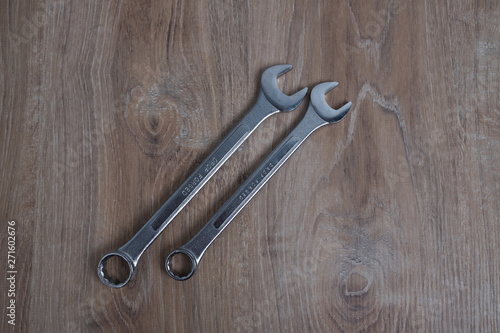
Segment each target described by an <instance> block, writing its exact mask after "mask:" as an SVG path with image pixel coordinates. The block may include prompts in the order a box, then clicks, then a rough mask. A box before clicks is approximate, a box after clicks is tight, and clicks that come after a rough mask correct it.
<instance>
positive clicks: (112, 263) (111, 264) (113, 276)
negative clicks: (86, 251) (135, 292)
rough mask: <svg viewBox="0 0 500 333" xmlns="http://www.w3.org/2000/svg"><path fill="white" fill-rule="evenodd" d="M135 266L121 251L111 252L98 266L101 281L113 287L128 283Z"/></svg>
mask: <svg viewBox="0 0 500 333" xmlns="http://www.w3.org/2000/svg"><path fill="white" fill-rule="evenodd" d="M133 272H134V267H133V265H132V263H131V262H130V261H129V260H127V258H125V257H124V256H123V255H121V254H119V253H110V254H107V255H106V256H104V257H103V258H102V259H101V261H100V262H99V266H98V267H97V274H98V275H99V278H100V279H101V281H102V282H103V283H104V284H105V285H107V286H109V287H113V288H120V287H123V286H124V285H126V284H127V283H128V282H129V281H130V279H131V278H132V274H133Z"/></svg>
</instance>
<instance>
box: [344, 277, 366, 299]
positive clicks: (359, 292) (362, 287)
mask: <svg viewBox="0 0 500 333" xmlns="http://www.w3.org/2000/svg"><path fill="white" fill-rule="evenodd" d="M343 284H344V287H345V291H344V295H345V296H347V297H356V296H363V295H364V294H366V293H367V292H368V289H369V288H370V285H371V278H370V277H367V276H365V275H364V274H363V273H362V272H350V273H349V275H348V276H347V277H346V278H345V280H344V283H343Z"/></svg>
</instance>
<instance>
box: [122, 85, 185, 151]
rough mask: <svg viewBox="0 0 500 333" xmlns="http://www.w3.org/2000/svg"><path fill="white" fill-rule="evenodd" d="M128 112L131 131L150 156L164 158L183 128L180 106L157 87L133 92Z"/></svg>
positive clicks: (138, 88)
mask: <svg viewBox="0 0 500 333" xmlns="http://www.w3.org/2000/svg"><path fill="white" fill-rule="evenodd" d="M126 111H127V112H126V121H127V125H128V128H129V129H130V132H131V133H132V135H133V137H134V139H135V140H136V142H137V143H138V144H139V146H140V147H141V150H142V151H143V152H144V153H145V154H147V155H153V156H159V155H162V154H163V153H164V152H165V151H166V149H167V147H168V145H169V143H172V142H174V140H175V137H176V135H177V133H176V129H177V128H180V127H181V126H180V117H179V115H178V114H179V112H178V110H177V105H176V103H175V102H174V101H172V100H171V99H170V98H169V96H168V95H166V94H162V93H161V92H160V90H159V89H158V88H157V87H153V88H151V89H149V90H146V89H144V88H143V87H141V86H138V87H135V88H134V89H132V93H131V96H130V100H129V102H128V103H127V110H126Z"/></svg>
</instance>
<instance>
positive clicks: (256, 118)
mask: <svg viewBox="0 0 500 333" xmlns="http://www.w3.org/2000/svg"><path fill="white" fill-rule="evenodd" d="M291 68H292V66H291V65H277V66H273V67H270V68H268V69H267V70H265V71H264V73H263V74H262V79H261V89H260V92H259V97H258V98H257V102H256V103H255V105H254V106H253V107H252V109H251V110H250V111H249V112H248V113H247V114H246V115H245V117H244V118H243V119H242V120H241V121H240V122H239V123H238V124H237V125H236V126H235V127H234V128H233V130H231V132H230V133H229V134H228V135H227V136H226V137H225V138H224V139H223V140H222V142H221V143H220V144H219V145H218V146H217V148H215V150H213V151H212V153H210V155H208V157H207V158H206V159H205V160H204V161H203V162H202V163H201V164H200V165H199V167H198V168H197V169H196V170H195V171H194V172H193V173H192V174H191V176H190V177H189V178H188V179H186V181H185V182H184V183H183V184H182V185H181V186H180V187H179V188H178V189H177V190H176V191H175V192H174V194H172V196H171V197H170V198H169V199H168V200H167V201H166V202H165V203H164V204H163V206H162V207H161V208H160V209H159V210H158V211H157V212H156V213H155V214H154V215H153V216H152V217H151V219H150V220H149V221H148V222H147V223H146V224H145V225H144V226H143V227H142V228H141V229H140V230H139V231H138V232H137V233H136V234H135V235H134V236H133V237H132V239H131V240H130V241H128V242H127V243H126V244H125V245H123V246H122V247H120V248H119V249H117V250H115V251H113V252H110V253H108V254H106V255H105V256H104V257H103V258H102V259H101V260H100V262H99V265H98V267H97V274H98V275H99V278H100V279H101V281H102V282H103V283H104V284H105V285H107V286H109V287H113V288H120V287H123V286H124V285H126V284H127V283H128V282H129V281H130V280H131V279H132V278H133V277H134V276H135V273H136V268H137V262H138V260H139V258H140V257H141V255H142V254H143V253H144V251H145V250H146V249H147V248H148V247H149V245H150V244H151V243H152V242H153V241H154V240H155V239H156V237H158V235H159V234H160V233H161V232H162V231H163V230H164V229H165V228H166V227H167V226H168V225H169V224H170V222H172V220H173V219H174V218H175V217H176V216H177V214H179V212H180V211H181V210H182V208H184V206H186V204H187V203H188V202H189V201H190V200H191V199H192V198H193V196H194V195H195V194H196V193H197V192H198V191H199V190H200V189H201V188H202V187H203V185H205V183H206V182H207V181H208V180H209V179H210V177H212V175H213V174H214V173H215V172H216V171H217V170H218V169H219V168H220V167H221V166H222V165H223V164H224V162H225V161H226V160H227V159H228V158H229V157H230V156H231V155H232V154H233V153H234V151H236V149H238V147H239V146H240V145H241V144H242V143H243V142H244V141H245V139H246V138H248V136H249V135H250V134H251V133H252V132H253V131H254V130H255V129H256V128H257V126H258V125H259V124H260V123H262V121H264V119H266V118H267V117H269V116H270V115H272V114H275V113H277V112H279V111H291V110H293V109H295V108H296V107H297V106H298V105H299V104H300V103H301V102H302V100H303V99H304V97H305V95H306V93H307V88H304V89H302V90H300V91H299V92H297V93H295V94H294V95H292V96H288V95H285V94H284V93H282V92H281V90H280V89H279V88H278V85H277V77H278V76H280V75H282V74H284V73H285V72H287V71H289V70H290V69H291ZM112 257H119V258H122V259H123V260H125V261H126V262H127V264H128V269H129V275H128V277H127V278H126V279H125V280H124V281H117V279H116V278H114V277H112V276H110V275H109V273H108V272H107V271H106V262H107V261H108V260H109V259H110V258H112Z"/></svg>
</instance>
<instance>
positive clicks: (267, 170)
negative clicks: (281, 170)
mask: <svg viewBox="0 0 500 333" xmlns="http://www.w3.org/2000/svg"><path fill="white" fill-rule="evenodd" d="M298 142H299V139H298V138H297V137H294V136H292V137H291V138H290V139H288V141H286V142H285V143H284V144H283V146H282V147H281V149H279V150H278V151H277V152H276V153H275V154H274V155H273V157H272V158H271V159H270V160H269V162H267V163H266V164H265V166H263V167H261V170H260V171H259V172H258V173H257V174H256V175H255V176H254V177H253V178H250V179H249V180H247V181H246V183H245V184H246V185H245V184H244V185H242V186H244V189H242V190H241V191H240V193H239V194H238V196H237V197H235V198H234V199H233V200H232V201H231V203H230V204H229V205H228V206H227V207H226V209H224V211H223V212H222V213H221V214H220V215H219V217H218V218H217V219H216V220H215V222H214V227H215V228H217V229H218V228H220V227H221V226H222V225H223V224H224V223H225V222H226V221H228V217H229V216H230V215H231V214H232V213H233V212H234V211H236V208H237V207H238V206H239V205H241V204H243V202H244V201H245V200H246V199H247V197H248V196H249V195H250V194H252V193H255V192H257V191H258V190H259V189H260V187H262V186H263V184H262V185H260V186H259V184H261V183H262V182H263V181H265V180H267V179H269V178H270V177H271V176H272V174H273V171H274V172H275V171H276V170H277V169H275V167H276V166H277V165H281V164H283V161H282V160H283V157H285V156H286V154H288V153H289V152H290V150H291V149H292V148H293V147H294V146H295V145H296V144H297V143H298ZM248 200H250V198H249V199H248Z"/></svg>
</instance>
